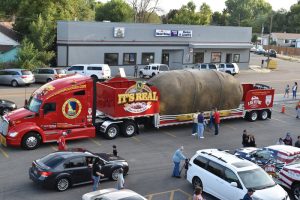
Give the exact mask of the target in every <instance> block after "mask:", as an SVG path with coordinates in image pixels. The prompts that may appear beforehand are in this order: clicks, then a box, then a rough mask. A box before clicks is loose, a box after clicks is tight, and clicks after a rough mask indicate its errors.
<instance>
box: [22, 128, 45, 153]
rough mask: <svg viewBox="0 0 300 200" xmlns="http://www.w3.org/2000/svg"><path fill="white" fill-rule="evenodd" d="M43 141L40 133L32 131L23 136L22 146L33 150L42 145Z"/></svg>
mask: <svg viewBox="0 0 300 200" xmlns="http://www.w3.org/2000/svg"><path fill="white" fill-rule="evenodd" d="M41 141H42V138H41V136H40V135H39V134H38V133H34V132H30V133H27V134H26V135H24V136H23V139H22V147H23V148H24V149H27V150H33V149H36V148H38V147H39V146H40V144H41Z"/></svg>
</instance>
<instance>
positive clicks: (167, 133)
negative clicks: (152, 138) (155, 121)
mask: <svg viewBox="0 0 300 200" xmlns="http://www.w3.org/2000/svg"><path fill="white" fill-rule="evenodd" d="M162 133H163V134H166V135H169V136H171V137H174V138H176V137H177V136H176V135H174V134H172V133H169V132H167V131H163V132H162Z"/></svg>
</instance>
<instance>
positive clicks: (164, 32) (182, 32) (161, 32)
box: [155, 29, 193, 38]
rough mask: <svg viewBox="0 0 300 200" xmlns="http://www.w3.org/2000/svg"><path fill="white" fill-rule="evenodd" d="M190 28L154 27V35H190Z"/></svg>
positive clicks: (189, 36)
mask: <svg viewBox="0 0 300 200" xmlns="http://www.w3.org/2000/svg"><path fill="white" fill-rule="evenodd" d="M192 33H193V31H192V30H164V29H156V30H155V36H156V37H188V38H191V37H192Z"/></svg>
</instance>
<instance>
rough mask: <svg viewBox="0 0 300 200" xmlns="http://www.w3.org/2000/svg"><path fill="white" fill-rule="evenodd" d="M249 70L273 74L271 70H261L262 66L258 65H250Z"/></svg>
mask: <svg viewBox="0 0 300 200" xmlns="http://www.w3.org/2000/svg"><path fill="white" fill-rule="evenodd" d="M249 68H250V69H252V70H253V71H256V72H260V73H269V72H271V70H270V69H267V68H261V66H258V65H249Z"/></svg>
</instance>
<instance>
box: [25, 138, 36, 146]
mask: <svg viewBox="0 0 300 200" xmlns="http://www.w3.org/2000/svg"><path fill="white" fill-rule="evenodd" d="M37 142H38V141H37V138H36V137H34V136H30V137H29V138H27V140H26V145H27V146H28V147H29V148H33V147H35V146H36V145H37Z"/></svg>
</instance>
